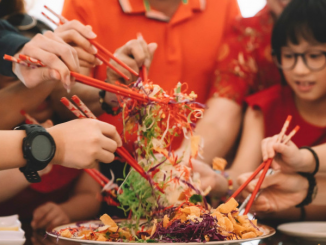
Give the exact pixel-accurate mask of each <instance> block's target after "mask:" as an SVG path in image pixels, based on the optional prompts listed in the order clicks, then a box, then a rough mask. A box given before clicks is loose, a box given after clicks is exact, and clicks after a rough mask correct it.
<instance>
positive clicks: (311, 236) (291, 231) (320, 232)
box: [277, 222, 326, 242]
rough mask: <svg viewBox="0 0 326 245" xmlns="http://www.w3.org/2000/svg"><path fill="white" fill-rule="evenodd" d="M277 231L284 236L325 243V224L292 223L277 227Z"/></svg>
mask: <svg viewBox="0 0 326 245" xmlns="http://www.w3.org/2000/svg"><path fill="white" fill-rule="evenodd" d="M277 229H278V230H279V231H281V232H283V233H284V234H286V235H289V236H294V237H300V238H303V239H305V240H311V241H317V242H325V241H326V222H293V223H287V224H282V225H279V226H278V227H277Z"/></svg>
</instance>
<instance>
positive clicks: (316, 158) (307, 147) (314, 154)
mask: <svg viewBox="0 0 326 245" xmlns="http://www.w3.org/2000/svg"><path fill="white" fill-rule="evenodd" d="M300 149H306V150H308V151H310V152H311V154H312V155H313V157H314V159H315V163H316V167H315V170H314V171H313V172H312V173H311V174H310V175H312V176H314V175H315V174H316V173H317V172H318V170H319V158H318V155H317V153H316V152H315V151H314V150H313V149H311V148H310V147H309V146H302V147H300Z"/></svg>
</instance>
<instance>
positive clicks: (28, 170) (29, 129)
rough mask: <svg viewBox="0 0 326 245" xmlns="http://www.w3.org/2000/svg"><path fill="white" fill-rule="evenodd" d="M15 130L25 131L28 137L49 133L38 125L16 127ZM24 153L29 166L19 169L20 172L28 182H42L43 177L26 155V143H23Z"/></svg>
mask: <svg viewBox="0 0 326 245" xmlns="http://www.w3.org/2000/svg"><path fill="white" fill-rule="evenodd" d="M15 130H25V131H26V135H27V136H28V135H29V134H31V133H33V132H35V131H37V132H47V131H46V130H45V129H44V128H43V127H42V126H40V125H37V124H22V125H20V126H18V127H16V128H15ZM23 153H24V158H25V159H26V160H27V164H26V166H24V167H21V168H19V170H20V171H21V172H22V173H23V174H24V176H25V178H26V179H27V181H28V182H30V183H38V182H41V177H40V176H39V174H38V172H37V170H36V169H35V168H34V167H33V165H32V164H31V163H30V161H29V160H28V157H27V156H26V155H25V152H24V143H23ZM45 167H46V166H45Z"/></svg>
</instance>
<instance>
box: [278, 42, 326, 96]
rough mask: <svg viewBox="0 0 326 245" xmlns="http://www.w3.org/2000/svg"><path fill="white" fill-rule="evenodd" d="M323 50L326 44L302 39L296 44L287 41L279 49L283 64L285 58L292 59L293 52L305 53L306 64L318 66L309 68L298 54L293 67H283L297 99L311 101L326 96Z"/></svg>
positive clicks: (325, 65)
mask: <svg viewBox="0 0 326 245" xmlns="http://www.w3.org/2000/svg"><path fill="white" fill-rule="evenodd" d="M323 52H326V44H322V43H314V44H311V43H308V42H307V41H305V40H303V39H300V41H299V44H298V45H296V44H293V43H289V44H288V45H287V46H286V47H283V48H282V49H281V57H282V58H281V59H282V60H283V62H282V63H283V64H284V63H285V62H286V60H288V61H289V60H291V59H292V60H293V59H294V58H293V57H294V55H293V54H294V53H296V54H298V53H299V54H302V53H305V54H306V55H305V57H306V63H308V66H310V67H311V68H313V67H315V68H319V69H316V70H315V69H311V68H309V67H308V66H307V64H306V63H305V62H304V60H303V58H302V56H299V57H297V61H296V64H295V65H294V67H293V69H283V74H284V77H285V80H286V82H287V83H288V85H289V86H290V87H291V88H292V89H293V91H294V92H295V94H296V96H297V98H298V99H302V100H305V101H311V102H313V101H317V100H319V99H323V98H326V56H325V54H324V53H323Z"/></svg>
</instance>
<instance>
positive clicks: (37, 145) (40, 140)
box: [31, 135, 52, 161]
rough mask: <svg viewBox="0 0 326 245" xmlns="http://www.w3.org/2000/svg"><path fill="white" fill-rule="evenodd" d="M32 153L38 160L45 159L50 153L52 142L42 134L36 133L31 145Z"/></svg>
mask: <svg viewBox="0 0 326 245" xmlns="http://www.w3.org/2000/svg"><path fill="white" fill-rule="evenodd" d="M31 151H32V155H33V157H34V158H35V159H37V160H38V161H45V160H47V159H48V158H49V157H50V156H51V154H52V144H51V142H50V140H49V139H48V138H47V137H46V136H44V135H37V136H36V137H35V138H34V139H33V142H32V145H31Z"/></svg>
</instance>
